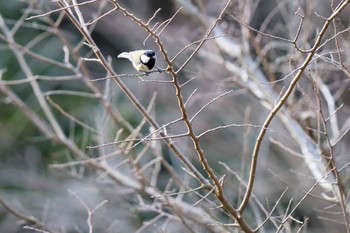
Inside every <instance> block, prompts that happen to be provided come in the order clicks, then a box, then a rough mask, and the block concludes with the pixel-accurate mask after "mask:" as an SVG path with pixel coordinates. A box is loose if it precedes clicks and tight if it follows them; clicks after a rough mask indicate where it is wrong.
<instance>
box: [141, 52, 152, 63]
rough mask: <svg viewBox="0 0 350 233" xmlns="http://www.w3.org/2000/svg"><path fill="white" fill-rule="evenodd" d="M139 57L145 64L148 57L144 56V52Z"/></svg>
mask: <svg viewBox="0 0 350 233" xmlns="http://www.w3.org/2000/svg"><path fill="white" fill-rule="evenodd" d="M140 59H141V62H142V63H143V64H146V63H147V62H148V61H149V59H150V57H148V56H146V55H145V54H142V55H141V58H140Z"/></svg>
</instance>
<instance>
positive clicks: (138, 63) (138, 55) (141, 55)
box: [118, 50, 159, 74]
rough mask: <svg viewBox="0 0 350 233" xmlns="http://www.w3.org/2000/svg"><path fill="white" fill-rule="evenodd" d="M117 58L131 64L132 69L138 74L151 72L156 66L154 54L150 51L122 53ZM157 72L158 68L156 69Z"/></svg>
mask: <svg viewBox="0 0 350 233" xmlns="http://www.w3.org/2000/svg"><path fill="white" fill-rule="evenodd" d="M118 58H126V59H129V60H130V61H131V62H132V65H133V66H134V68H135V69H136V70H137V71H139V72H145V73H146V74H148V73H147V72H148V71H150V70H152V69H153V67H154V65H155V64H156V54H155V52H154V51H152V50H135V51H131V52H123V53H121V54H119V55H118ZM158 71H159V68H158Z"/></svg>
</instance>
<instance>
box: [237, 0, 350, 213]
mask: <svg viewBox="0 0 350 233" xmlns="http://www.w3.org/2000/svg"><path fill="white" fill-rule="evenodd" d="M349 2H350V0H347V1H343V2H342V3H340V4H339V5H338V8H337V10H336V11H334V12H333V13H332V15H331V16H329V18H328V19H327V21H326V22H325V23H324V25H323V27H322V29H321V30H320V32H319V34H318V36H317V38H316V41H315V43H314V45H313V46H312V48H311V49H310V53H309V54H308V56H307V57H306V59H305V61H304V62H303V64H302V65H301V67H300V69H299V70H298V72H297V73H296V75H295V76H294V78H293V80H292V82H291V83H290V84H289V86H288V89H287V90H286V92H285V93H284V95H283V96H282V97H281V99H280V101H279V102H278V103H277V104H276V106H275V107H274V108H273V109H272V110H271V112H270V114H269V115H268V117H267V118H266V120H265V122H264V124H263V128H262V129H261V130H260V133H259V135H258V137H257V139H256V143H255V146H254V151H253V154H252V162H251V167H250V175H249V180H248V187H247V191H246V193H245V195H244V197H243V200H242V203H241V205H240V207H239V212H240V213H243V211H244V210H245V208H246V207H247V205H248V202H249V199H250V196H251V193H252V191H253V185H254V181H255V175H256V166H257V162H258V155H259V151H260V146H261V143H262V141H263V138H264V136H265V134H266V131H267V128H268V127H269V125H270V123H271V121H272V120H273V118H274V117H275V116H276V114H277V112H278V111H279V110H280V109H281V107H282V106H283V105H284V103H285V102H286V101H287V99H288V97H289V95H290V94H291V93H292V91H293V89H294V87H295V86H296V84H297V82H298V81H299V79H300V77H301V76H302V74H303V73H304V71H305V69H306V67H307V66H308V65H309V63H310V61H311V60H312V58H313V56H314V55H315V53H316V50H317V48H318V46H319V45H320V44H321V40H322V38H323V36H324V34H325V32H326V30H327V28H328V26H329V25H330V24H331V22H332V20H333V19H334V18H335V17H336V16H337V15H339V13H340V12H341V11H342V10H343V9H344V8H345V7H346V5H347V4H348V3H349Z"/></svg>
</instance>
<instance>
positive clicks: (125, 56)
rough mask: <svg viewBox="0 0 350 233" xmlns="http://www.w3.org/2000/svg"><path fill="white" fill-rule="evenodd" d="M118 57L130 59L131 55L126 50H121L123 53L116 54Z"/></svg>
mask: <svg viewBox="0 0 350 233" xmlns="http://www.w3.org/2000/svg"><path fill="white" fill-rule="evenodd" d="M118 58H126V59H129V60H130V59H131V55H130V53H128V52H123V53H121V54H119V55H118Z"/></svg>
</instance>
